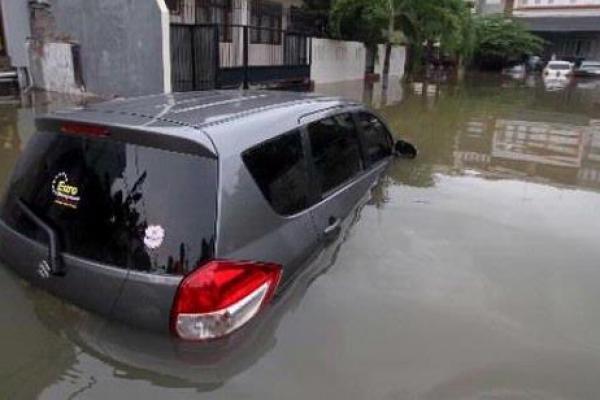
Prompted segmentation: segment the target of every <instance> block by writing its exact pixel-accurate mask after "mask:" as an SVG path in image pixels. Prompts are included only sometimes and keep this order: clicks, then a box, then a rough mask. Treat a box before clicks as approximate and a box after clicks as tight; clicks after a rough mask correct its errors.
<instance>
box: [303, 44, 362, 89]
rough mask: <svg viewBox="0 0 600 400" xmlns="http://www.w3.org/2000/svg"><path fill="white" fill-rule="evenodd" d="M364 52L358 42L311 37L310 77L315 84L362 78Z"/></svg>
mask: <svg viewBox="0 0 600 400" xmlns="http://www.w3.org/2000/svg"><path fill="white" fill-rule="evenodd" d="M366 54H367V50H366V48H365V45H364V44H362V43H360V42H344V41H339V40H330V39H317V38H313V40H312V66H311V70H310V75H311V79H312V80H313V81H314V82H315V83H317V84H320V83H333V82H341V81H351V80H356V79H363V78H364V76H365V69H366Z"/></svg>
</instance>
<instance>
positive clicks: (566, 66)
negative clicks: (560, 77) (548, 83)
mask: <svg viewBox="0 0 600 400" xmlns="http://www.w3.org/2000/svg"><path fill="white" fill-rule="evenodd" d="M548 69H551V70H553V71H568V70H570V69H571V66H570V65H569V64H550V65H548Z"/></svg>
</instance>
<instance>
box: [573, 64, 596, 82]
mask: <svg viewBox="0 0 600 400" xmlns="http://www.w3.org/2000/svg"><path fill="white" fill-rule="evenodd" d="M574 74H575V76H577V77H582V78H594V77H600V61H584V62H582V63H581V65H580V66H579V68H577V69H575V71H574Z"/></svg>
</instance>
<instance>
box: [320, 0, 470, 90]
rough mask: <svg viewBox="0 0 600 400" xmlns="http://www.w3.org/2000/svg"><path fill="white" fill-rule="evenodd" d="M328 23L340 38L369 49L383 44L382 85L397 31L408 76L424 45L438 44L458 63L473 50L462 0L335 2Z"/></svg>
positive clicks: (384, 82)
mask: <svg viewBox="0 0 600 400" xmlns="http://www.w3.org/2000/svg"><path fill="white" fill-rule="evenodd" d="M330 23H331V27H332V31H333V33H334V34H337V35H338V36H339V37H341V38H345V39H352V40H360V41H363V42H365V43H366V44H367V45H369V46H374V45H375V44H377V43H381V42H385V44H386V54H385V58H384V60H385V61H384V65H383V84H384V86H385V85H386V84H387V79H388V74H389V60H390V54H391V47H392V45H393V44H394V43H395V42H398V39H397V36H396V35H395V32H396V31H400V32H401V33H402V36H403V38H404V41H405V44H406V45H407V47H408V55H409V57H408V60H407V73H408V74H407V75H411V73H413V72H416V71H417V69H418V68H419V66H420V64H421V60H422V54H423V43H430V44H432V43H439V44H440V46H441V49H442V50H443V51H445V52H448V53H451V54H452V55H454V56H457V57H459V58H460V59H465V58H468V57H469V56H470V55H471V54H472V49H473V47H474V39H473V37H474V35H473V33H472V32H473V24H472V17H471V13H470V10H469V8H468V6H467V5H466V3H465V1H464V0H335V2H334V4H333V7H332V10H331V18H330Z"/></svg>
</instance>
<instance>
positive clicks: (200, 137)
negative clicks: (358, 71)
mask: <svg viewBox="0 0 600 400" xmlns="http://www.w3.org/2000/svg"><path fill="white" fill-rule="evenodd" d="M357 105H359V103H356V102H353V101H349V100H344V99H342V98H339V97H331V96H324V95H319V94H314V93H306V92H284V91H267V90H211V91H202V92H183V93H171V94H157V95H149V96H142V97H136V98H128V99H114V100H111V101H107V102H102V103H95V104H88V105H86V106H84V107H80V108H77V109H70V110H64V111H60V112H58V113H55V114H53V115H50V116H45V117H43V118H49V119H61V120H75V121H82V122H86V123H97V124H104V125H108V126H117V125H118V126H120V127H126V128H132V129H137V130H140V131H151V132H154V133H159V134H162V135H165V136H173V137H179V138H184V139H186V140H196V141H198V142H199V143H201V144H204V145H205V144H206V142H207V141H206V139H207V137H208V138H209V139H210V141H211V142H212V143H213V144H214V143H215V142H220V143H223V142H230V143H231V142H232V141H236V140H238V139H239V138H240V137H241V135H243V140H242V141H243V142H245V143H253V142H260V141H263V140H265V139H268V138H269V137H270V136H275V135H277V134H278V133H283V132H285V130H286V129H289V128H290V127H293V126H297V125H298V124H299V122H300V119H301V118H302V117H303V116H305V115H310V114H313V113H317V112H320V111H324V110H329V109H336V108H346V107H351V106H357ZM224 125H225V126H230V125H237V126H246V127H247V126H252V129H244V130H243V131H240V129H218V128H219V127H222V126H224ZM175 128H177V129H175ZM217 135H218V136H219V138H220V139H225V140H215V139H216V137H217ZM224 135H225V136H228V137H227V138H223V137H222V136H224Z"/></svg>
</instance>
